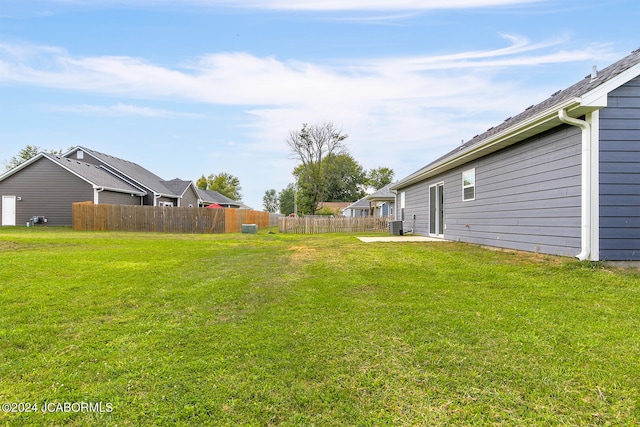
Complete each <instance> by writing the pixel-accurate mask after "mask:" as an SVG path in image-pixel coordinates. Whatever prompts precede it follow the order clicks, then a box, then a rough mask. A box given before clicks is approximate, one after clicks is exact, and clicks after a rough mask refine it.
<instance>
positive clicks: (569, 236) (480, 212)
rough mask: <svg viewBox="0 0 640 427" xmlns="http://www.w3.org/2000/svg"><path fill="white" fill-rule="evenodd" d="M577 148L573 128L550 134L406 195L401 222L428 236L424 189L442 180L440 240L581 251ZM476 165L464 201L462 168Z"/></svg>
mask: <svg viewBox="0 0 640 427" xmlns="http://www.w3.org/2000/svg"><path fill="white" fill-rule="evenodd" d="M580 152H581V135H580V130H579V129H578V128H576V127H570V126H559V127H558V128H555V129H553V130H551V131H549V132H546V133H543V134H541V135H539V136H537V137H534V138H531V139H528V140H526V141H523V142H521V143H519V144H516V145H514V146H512V147H509V148H506V149H503V150H500V151H498V152H496V153H494V154H491V155H489V156H487V157H485V158H481V159H478V160H476V161H473V162H471V163H468V164H466V165H463V166H461V167H459V168H456V169H453V170H451V171H448V172H446V173H444V174H442V175H440V176H436V177H433V178H430V179H428V180H426V181H423V182H421V183H419V184H416V185H413V186H411V187H407V188H404V189H400V190H399V192H400V191H405V192H406V208H405V223H404V227H405V229H406V228H411V225H412V221H413V218H412V215H413V214H415V215H416V220H415V224H416V229H415V231H416V233H418V234H423V235H428V234H429V186H430V185H433V184H436V183H438V182H444V224H445V230H444V238H445V239H448V240H454V241H463V242H469V243H475V244H482V245H487V246H496V247H502V248H509V249H519V250H526V251H532V252H541V253H548V254H556V255H565V256H573V255H575V254H577V253H578V252H580V215H581V209H580V200H581V197H580V187H581V184H580V181H581V179H580V174H581V168H580ZM470 168H475V171H476V188H475V193H476V195H475V200H472V201H462V172H463V171H465V170H467V169H470Z"/></svg>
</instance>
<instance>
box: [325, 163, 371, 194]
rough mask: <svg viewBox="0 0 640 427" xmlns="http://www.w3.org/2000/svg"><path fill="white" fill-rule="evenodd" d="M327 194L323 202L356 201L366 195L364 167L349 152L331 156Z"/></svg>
mask: <svg viewBox="0 0 640 427" xmlns="http://www.w3.org/2000/svg"><path fill="white" fill-rule="evenodd" d="M326 161H328V162H329V165H330V166H329V178H328V185H327V194H326V196H325V199H324V200H322V201H323V202H355V201H356V200H358V199H361V198H362V197H364V196H365V194H366V193H365V188H366V186H367V177H366V173H365V171H364V168H363V167H362V166H361V165H360V164H359V163H358V162H356V161H355V159H354V158H353V157H351V155H349V154H338V155H332V156H329V157H328V158H327V159H326Z"/></svg>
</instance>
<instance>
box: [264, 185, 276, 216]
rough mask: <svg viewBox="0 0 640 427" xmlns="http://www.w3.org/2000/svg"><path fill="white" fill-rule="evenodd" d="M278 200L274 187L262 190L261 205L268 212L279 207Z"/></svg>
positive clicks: (272, 211)
mask: <svg viewBox="0 0 640 427" xmlns="http://www.w3.org/2000/svg"><path fill="white" fill-rule="evenodd" d="M278 205H279V202H278V193H277V192H276V190H275V189H273V188H272V189H270V190H267V191H265V192H264V196H263V197H262V206H263V207H264V210H265V211H267V212H269V213H274V212H276V211H277V210H278V208H279V206H278Z"/></svg>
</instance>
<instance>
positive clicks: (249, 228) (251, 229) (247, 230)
mask: <svg viewBox="0 0 640 427" xmlns="http://www.w3.org/2000/svg"><path fill="white" fill-rule="evenodd" d="M242 232H243V233H244V234H256V233H258V224H242Z"/></svg>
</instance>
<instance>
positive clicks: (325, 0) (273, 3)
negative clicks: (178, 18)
mask: <svg viewBox="0 0 640 427" xmlns="http://www.w3.org/2000/svg"><path fill="white" fill-rule="evenodd" d="M52 1H54V2H57V3H63V4H87V5H92V6H95V5H109V4H116V5H125V6H129V7H132V6H154V5H174V6H175V5H176V3H177V2H176V1H175V0H52ZM546 1H548V0H182V1H181V2H179V3H180V5H181V6H184V5H196V6H208V7H216V6H223V7H234V8H252V9H272V10H300V11H387V10H411V11H420V10H433V9H462V8H483V7H499V6H513V5H516V6H517V5H524V4H533V3H544V2H546Z"/></svg>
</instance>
